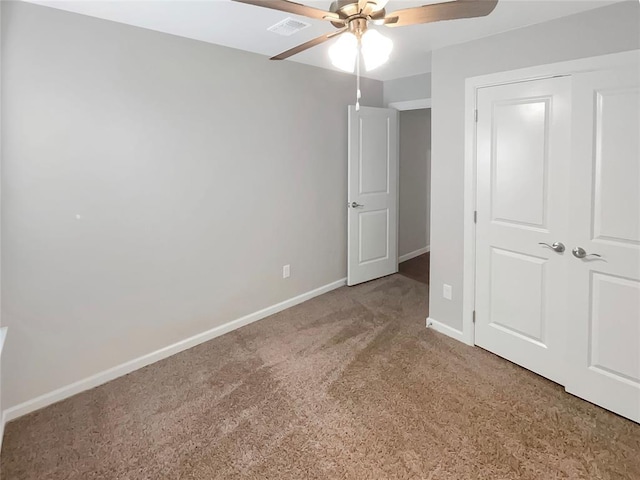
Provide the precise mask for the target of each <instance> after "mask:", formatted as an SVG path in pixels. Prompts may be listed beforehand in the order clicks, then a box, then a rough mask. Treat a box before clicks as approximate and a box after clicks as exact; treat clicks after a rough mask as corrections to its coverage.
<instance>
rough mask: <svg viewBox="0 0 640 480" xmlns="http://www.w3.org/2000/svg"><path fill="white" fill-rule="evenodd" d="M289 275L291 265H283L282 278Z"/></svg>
mask: <svg viewBox="0 0 640 480" xmlns="http://www.w3.org/2000/svg"><path fill="white" fill-rule="evenodd" d="M290 276H291V265H285V266H284V267H282V278H289V277H290Z"/></svg>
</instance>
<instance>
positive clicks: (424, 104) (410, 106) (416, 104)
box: [387, 98, 431, 268]
mask: <svg viewBox="0 0 640 480" xmlns="http://www.w3.org/2000/svg"><path fill="white" fill-rule="evenodd" d="M387 108H395V109H396V110H398V112H406V111H409V110H426V109H429V110H431V98H417V99H415V100H406V101H403V102H389V104H388V105H387ZM429 156H431V154H429ZM429 163H431V158H429ZM426 181H427V186H428V187H429V194H431V169H429V171H428V175H427V179H426ZM429 207H431V202H429ZM430 209H431V208H429V210H430ZM430 218H431V215H430V211H427V225H426V226H427V231H426V234H427V237H429V233H430V232H431V225H430V224H429V219H430ZM399 235H400V115H398V245H400V237H399ZM429 251H431V245H430V244H429V243H428V244H427V245H426V246H425V248H423V249H420V250H417V251H416V252H413V254H407V255H403V256H402V257H403V258H401V256H400V250H398V256H397V260H396V261H397V263H398V268H400V267H399V265H400V263H401V262H406V261H407V260H411V259H412V258H415V257H416V256H418V255H416V253H417V252H420V253H419V255H424V254H425V253H428V252H429Z"/></svg>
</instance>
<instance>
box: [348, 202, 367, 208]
mask: <svg viewBox="0 0 640 480" xmlns="http://www.w3.org/2000/svg"><path fill="white" fill-rule="evenodd" d="M347 206H348V207H351V208H358V207H364V205H360V204H359V203H358V202H351V203H347Z"/></svg>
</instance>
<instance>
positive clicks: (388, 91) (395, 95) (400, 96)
mask: <svg viewBox="0 0 640 480" xmlns="http://www.w3.org/2000/svg"><path fill="white" fill-rule="evenodd" d="M423 98H431V74H430V73H422V74H420V75H413V76H411V77H402V78H396V79H394V80H387V81H386V82H384V104H385V105H388V104H389V103H391V102H405V101H408V100H422V99H423Z"/></svg>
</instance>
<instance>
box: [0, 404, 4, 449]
mask: <svg viewBox="0 0 640 480" xmlns="http://www.w3.org/2000/svg"><path fill="white" fill-rule="evenodd" d="M4 424H5V418H4V412H3V413H2V414H0V452H2V439H3V438H4Z"/></svg>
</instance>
